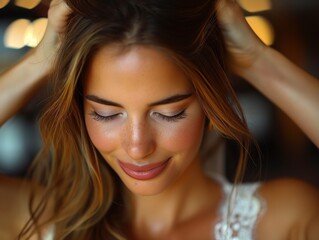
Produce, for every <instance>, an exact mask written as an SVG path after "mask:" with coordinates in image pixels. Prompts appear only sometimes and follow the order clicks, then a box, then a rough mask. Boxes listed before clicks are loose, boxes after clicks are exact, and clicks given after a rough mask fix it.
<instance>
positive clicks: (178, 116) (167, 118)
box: [154, 109, 187, 122]
mask: <svg viewBox="0 0 319 240" xmlns="http://www.w3.org/2000/svg"><path fill="white" fill-rule="evenodd" d="M154 114H155V115H156V116H157V117H159V118H160V119H161V120H164V121H167V122H177V121H178V120H181V119H184V118H186V117H187V114H186V109H184V110H183V111H181V112H179V113H177V114H176V115H174V116H166V115H163V114H160V113H154Z"/></svg>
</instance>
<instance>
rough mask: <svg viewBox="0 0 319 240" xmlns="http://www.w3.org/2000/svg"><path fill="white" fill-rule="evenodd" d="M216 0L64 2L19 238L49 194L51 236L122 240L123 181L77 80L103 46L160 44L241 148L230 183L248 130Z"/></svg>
mask: <svg viewBox="0 0 319 240" xmlns="http://www.w3.org/2000/svg"><path fill="white" fill-rule="evenodd" d="M215 2H216V1H215V0H90V1H87V0H68V1H67V3H68V4H69V6H70V7H71V8H72V10H73V12H72V14H71V15H70V16H69V21H68V26H67V30H66V33H65V36H64V39H63V42H62V45H61V47H60V50H59V53H58V55H57V56H58V57H57V59H56V63H55V67H54V69H53V75H52V82H53V83H54V86H53V88H52V97H51V98H50V101H49V103H48V105H47V108H46V109H45V111H44V112H43V115H42V117H41V121H40V127H41V132H42V136H43V142H44V143H43V149H42V151H41V152H40V154H39V156H38V157H37V159H36V160H35V161H34V163H33V166H32V171H31V172H32V175H33V178H34V179H35V181H37V182H40V183H41V184H42V185H44V186H45V187H44V191H43V201H41V202H40V204H37V205H36V206H35V204H34V203H33V202H32V201H31V202H30V208H31V213H32V215H31V216H32V218H31V219H30V221H29V223H28V224H27V225H26V226H25V228H24V230H23V231H22V233H21V236H23V237H28V236H29V235H30V234H32V232H33V231H34V230H36V229H37V227H36V226H37V225H38V222H39V218H40V216H41V214H42V213H43V211H44V209H45V208H46V205H47V204H48V201H49V199H50V198H51V199H52V198H53V199H54V214H53V216H52V218H50V219H49V220H48V221H49V222H52V223H54V225H55V228H56V232H55V235H56V238H57V239H122V238H125V237H127V236H125V231H124V226H125V225H126V220H125V218H124V220H121V219H123V216H125V213H126V208H125V204H124V200H123V196H122V191H121V182H120V180H119V179H118V177H117V176H116V174H114V172H113V171H112V170H111V169H110V168H109V167H108V166H107V165H106V163H105V161H101V157H100V155H99V153H98V152H97V151H96V149H95V148H94V146H93V145H92V143H91V141H90V139H89V137H88V134H87V131H86V128H85V124H84V118H83V102H82V101H83V100H82V81H83V79H84V78H85V75H86V68H87V65H88V63H89V62H90V59H91V58H92V56H94V54H95V53H96V52H97V51H98V50H99V49H100V48H101V47H102V46H105V45H107V44H111V43H119V44H120V45H122V46H123V47H128V46H131V45H135V44H139V45H148V46H154V47H158V48H161V49H163V50H164V51H165V52H166V53H167V54H168V55H169V56H170V57H172V58H173V59H174V60H175V62H176V64H178V65H179V66H180V67H181V69H182V70H183V71H185V74H187V76H189V77H190V79H191V81H192V83H193V86H194V90H195V92H196V94H197V97H198V99H199V101H200V103H201V106H202V108H203V110H204V112H205V114H206V117H207V121H208V122H210V124H213V126H214V129H215V130H216V131H218V132H219V133H220V134H221V135H223V136H224V137H226V138H229V139H233V140H235V141H237V142H238V144H239V146H240V148H241V151H240V156H239V160H240V161H239V162H240V164H239V167H238V171H237V176H236V181H238V180H240V178H241V176H242V174H243V171H244V166H245V161H246V158H247V149H248V145H249V139H250V134H249V131H248V128H247V124H246V123H245V120H244V117H243V113H242V110H241V108H240V105H239V103H238V100H237V98H236V94H235V92H234V90H233V88H232V86H231V84H230V81H229V79H228V77H227V74H226V72H227V65H226V63H225V62H226V61H225V56H226V50H225V47H224V43H223V39H222V35H221V32H220V29H219V28H218V26H217V22H216V16H215Z"/></svg>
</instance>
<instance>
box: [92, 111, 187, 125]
mask: <svg viewBox="0 0 319 240" xmlns="http://www.w3.org/2000/svg"><path fill="white" fill-rule="evenodd" d="M153 114H154V115H156V116H157V117H158V118H160V119H161V120H164V121H167V122H177V121H178V120H181V119H184V118H186V117H187V114H186V109H184V110H183V111H181V112H179V113H178V114H176V115H174V116H166V115H163V114H160V113H156V112H155V113H153ZM90 115H91V116H93V119H94V120H96V121H105V122H108V121H112V120H114V119H116V118H117V117H118V116H119V115H120V113H118V114H114V115H111V116H101V115H100V114H98V113H97V112H95V111H92V112H91V113H90Z"/></svg>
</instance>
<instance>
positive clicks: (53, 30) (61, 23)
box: [35, 0, 71, 62]
mask: <svg viewBox="0 0 319 240" xmlns="http://www.w3.org/2000/svg"><path fill="white" fill-rule="evenodd" d="M70 11H71V10H70V8H69V7H68V6H67V4H66V3H65V2H64V0H52V1H51V3H50V8H49V10H48V25H47V28H46V31H45V34H44V37H43V39H42V41H41V42H40V44H39V45H38V46H37V47H36V49H35V52H36V53H38V57H40V58H44V59H39V60H50V59H52V57H53V56H54V54H55V52H56V49H57V46H58V45H59V43H60V39H61V36H62V35H63V33H64V31H65V28H66V25H67V18H68V15H69V13H70ZM48 58H49V59H48ZM49 62H51V61H49Z"/></svg>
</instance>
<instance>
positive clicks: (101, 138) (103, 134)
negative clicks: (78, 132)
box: [85, 118, 118, 153]
mask: <svg viewBox="0 0 319 240" xmlns="http://www.w3.org/2000/svg"><path fill="white" fill-rule="evenodd" d="M85 124H86V128H87V131H88V134H89V137H90V139H91V141H92V143H93V145H94V146H95V147H96V148H97V150H98V151H99V152H101V153H108V152H111V151H112V150H113V149H115V147H116V143H117V139H116V136H118V134H115V132H114V131H110V129H107V128H106V127H105V126H104V125H103V124H100V123H99V122H97V121H95V120H93V119H89V118H86V120H85Z"/></svg>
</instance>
